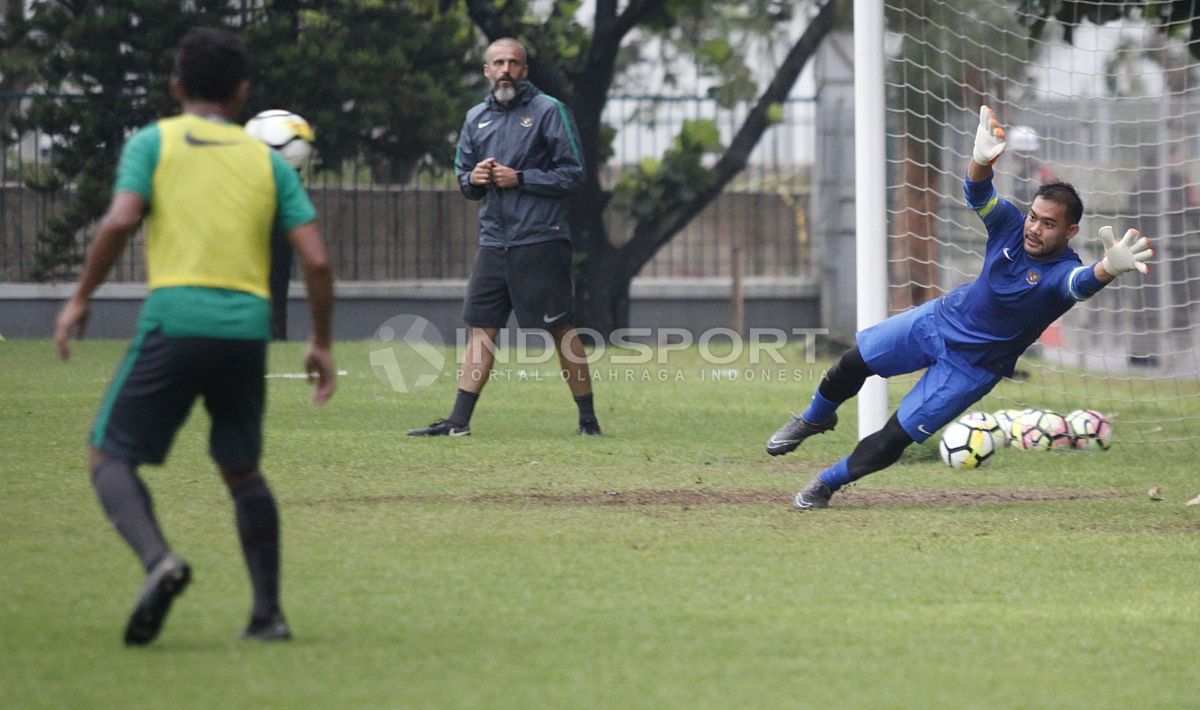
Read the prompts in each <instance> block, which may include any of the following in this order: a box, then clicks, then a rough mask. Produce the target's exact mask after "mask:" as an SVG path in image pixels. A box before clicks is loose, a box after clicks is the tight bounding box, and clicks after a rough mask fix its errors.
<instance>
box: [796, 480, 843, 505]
mask: <svg viewBox="0 0 1200 710" xmlns="http://www.w3.org/2000/svg"><path fill="white" fill-rule="evenodd" d="M832 497H833V491H831V490H830V489H829V486H827V485H825V484H824V483H821V479H820V478H814V479H812V480H811V481H809V482H808V485H807V486H805V487H803V488H801V489H800V492H798V493H797V494H796V498H795V499H794V500H793V501H792V505H793V506H794V507H795V508H796V510H812V509H813V508H828V507H829V499H830V498H832Z"/></svg>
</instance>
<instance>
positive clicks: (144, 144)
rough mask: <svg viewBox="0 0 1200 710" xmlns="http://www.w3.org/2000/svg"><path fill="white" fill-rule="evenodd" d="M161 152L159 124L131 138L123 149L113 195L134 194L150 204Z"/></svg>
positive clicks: (153, 124) (152, 125) (144, 129)
mask: <svg viewBox="0 0 1200 710" xmlns="http://www.w3.org/2000/svg"><path fill="white" fill-rule="evenodd" d="M161 150H162V134H161V133H160V132H159V130H158V124H157V123H152V124H150V125H149V126H146V127H144V128H142V129H141V130H139V131H138V132H137V133H134V134H133V135H132V136H130V138H129V140H128V141H126V142H125V147H124V148H122V149H121V160H120V162H118V163H117V180H116V182H115V183H113V194H116V193H118V192H134V193H137V194H139V195H141V196H142V198H144V199H145V200H146V202H147V204H148V203H149V202H150V192H151V185H152V183H153V180H154V169H155V168H156V167H158V154H159V152H160V151H161Z"/></svg>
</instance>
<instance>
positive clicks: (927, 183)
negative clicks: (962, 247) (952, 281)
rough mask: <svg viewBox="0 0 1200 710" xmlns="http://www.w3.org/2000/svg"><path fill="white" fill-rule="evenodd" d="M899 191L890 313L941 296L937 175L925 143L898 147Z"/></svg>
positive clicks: (909, 141)
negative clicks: (899, 153) (899, 152)
mask: <svg viewBox="0 0 1200 710" xmlns="http://www.w3.org/2000/svg"><path fill="white" fill-rule="evenodd" d="M900 145H901V147H900V151H901V155H900V187H899V189H898V190H897V191H896V220H895V223H894V230H895V231H894V233H893V236H894V239H893V240H892V253H891V255H890V257H889V260H890V261H891V264H892V267H891V299H890V300H891V309H892V312H893V313H895V312H899V311H903V310H907V309H908V308H911V307H913V306H919V305H921V304H922V303H925V302H926V301H929V300H932V299H934V298H937V297H938V296H939V295H941V277H940V265H939V264H938V242H937V219H936V216H937V212H938V207H939V205H940V202H941V201H940V199H939V198H938V183H939V175H938V173H937V170H936V169H935V168H934V167H933V166H932V164H931V163H930V162H929V156H928V152H929V151H928V150H926V148H925V145H926V144H925V143H922V142H920V141H917V140H913V139H911V138H908V139H905V140H902V141H901V143H900Z"/></svg>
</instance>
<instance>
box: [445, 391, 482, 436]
mask: <svg viewBox="0 0 1200 710" xmlns="http://www.w3.org/2000/svg"><path fill="white" fill-rule="evenodd" d="M478 401H479V393H478V392H468V391H466V390H464V389H459V390H458V394H457V395H456V396H455V397H454V411H452V412H450V418H449V419H447V420H446V421H448V422H450V423H451V424H453V425H454V426H458V427H464V426H466V425H468V424H470V423H471V414H472V412H474V411H475V403H476V402H478Z"/></svg>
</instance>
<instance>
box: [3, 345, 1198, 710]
mask: <svg viewBox="0 0 1200 710" xmlns="http://www.w3.org/2000/svg"><path fill="white" fill-rule="evenodd" d="M123 347H124V345H123V344H122V343H116V342H83V343H80V344H79V345H78V346H77V347H76V349H75V356H74V359H73V360H72V362H71V363H69V364H67V365H63V364H61V363H59V362H57V360H56V359H55V358H54V355H53V349H52V346H51V345H50V344H49V343H48V342H44V341H41V342H31V341H25V342H22V341H8V342H4V343H0V362H2V363H3V365H4V375H3V377H4V381H3V384H2V385H0V403H2V404H3V406H2V407H0V431H2V432H3V441H4V457H3V460H2V462H0V472H2V473H0V486H2V487H3V488H2V490H0V506H2V509H0V510H2V514H0V569H2V570H3V573H2V574H0V630H2V633H0V657H2V659H3V663H0V706H2V707H6V708H8V707H11V708H38V707H46V708H63V707H86V708H107V707H166V706H171V707H205V708H209V707H253V708H272V707H277V708H297V707H314V708H325V707H354V708H358V707H387V708H398V707H404V708H415V707H429V708H458V707H486V708H535V707H554V708H576V707H578V708H601V707H602V708H667V707H670V708H709V707H711V708H728V707H761V708H767V707H814V708H825V707H828V708H832V707H837V708H879V707H894V708H929V707H947V708H1001V707H1004V708H1007V707H1022V708H1089V709H1090V708H1106V707H1111V708H1129V707H1154V708H1194V707H1197V706H1200V683H1198V682H1197V678H1198V673H1197V664H1196V659H1197V658H1200V634H1198V633H1197V629H1198V624H1200V593H1198V592H1197V590H1198V589H1200V535H1198V533H1200V506H1196V507H1187V506H1185V505H1184V501H1186V500H1187V499H1189V498H1192V497H1193V496H1195V495H1196V494H1198V493H1200V480H1198V479H1197V477H1196V474H1195V471H1196V467H1195V458H1196V453H1195V449H1194V448H1188V447H1172V448H1164V449H1156V448H1151V447H1146V446H1141V445H1139V446H1130V445H1122V442H1121V429H1120V425H1119V424H1118V426H1117V439H1118V443H1117V445H1116V446H1115V447H1114V448H1113V450H1111V451H1109V452H1107V453H1099V454H1089V453H1082V452H1081V453H1038V452H1017V451H1011V450H1006V451H1002V452H1000V454H999V455H998V456H997V458H996V459H995V460H994V461H993V463H992V464H991V465H990V466H989V467H988V468H985V469H983V470H981V471H973V472H962V471H953V470H950V469H947V468H945V467H943V466H942V465H941V463H940V462H939V461H938V460H937V454H936V448H935V446H934V444H933V443H929V444H926V445H925V446H922V447H913V448H912V449H910V451H909V452H907V453H906V455H905V457H904V459H902V461H901V462H900V464H898V465H897V466H895V467H893V468H891V469H889V470H887V471H885V472H882V473H879V474H876V475H874V476H871V477H869V478H867V479H866V480H864V481H863V482H861V483H860V484H859V485H858V486H856V487H855V488H854V489H852V490H851V491H850V492H849V493H848V494H846V495H839V496H838V497H836V498H835V504H836V505H837V507H836V508H833V509H830V510H828V511H822V512H813V513H797V512H793V511H792V510H791V509H790V502H791V495H792V493H794V491H795V490H796V489H797V488H799V487H800V486H801V485H803V484H804V483H805V482H806V481H807V480H808V479H809V478H810V477H811V476H812V475H814V474H815V473H817V472H819V471H820V470H822V469H823V468H824V467H826V466H827V465H829V464H830V463H832V462H833V461H835V460H836V459H837V458H839V457H840V456H842V455H844V454H845V453H846V452H847V451H848V450H849V448H850V447H851V446H852V444H853V441H854V432H855V422H854V416H853V409H854V408H853V406H848V407H845V408H843V413H844V417H843V423H842V424H841V425H840V427H839V429H838V431H836V432H834V433H831V434H826V435H823V436H820V437H815V438H814V439H812V440H810V441H809V442H807V443H806V444H805V445H804V447H802V448H801V449H800V450H798V451H797V452H795V453H793V454H791V455H789V456H785V457H781V458H779V459H771V458H769V457H767V456H766V454H765V453H764V451H763V445H764V442H765V440H766V438H767V437H768V436H769V435H770V433H771V432H772V431H774V430H775V428H776V427H777V426H779V424H781V423H782V422H783V421H784V419H785V418H786V416H787V414H788V412H790V411H799V410H800V409H802V408H803V406H804V405H805V403H806V402H807V400H808V398H809V396H810V395H811V392H812V389H813V387H814V386H815V383H816V381H817V378H818V377H819V376H820V373H821V371H822V367H823V365H822V363H812V364H810V363H806V362H804V359H803V352H802V350H801V349H799V348H796V349H794V350H788V351H787V354H788V356H789V357H790V358H792V362H789V364H788V365H787V370H788V373H787V376H786V377H782V378H781V377H764V376H762V375H761V374H756V375H755V377H754V379H753V380H748V379H747V378H746V377H745V376H744V374H745V370H743V371H742V373H741V374H742V375H743V376H739V377H738V378H737V379H731V378H730V373H729V370H737V369H739V368H740V367H741V364H740V363H733V364H730V365H722V366H718V367H713V366H708V365H704V364H703V363H701V362H700V360H699V358H698V357H697V355H696V353H695V352H694V351H689V352H679V353H674V354H673V355H672V357H671V359H670V360H669V361H668V362H666V363H663V364H659V363H654V364H651V365H634V366H628V365H624V364H620V365H618V364H614V363H613V356H614V355H615V354H617V353H616V351H610V353H609V354H607V355H606V359H605V360H604V361H602V362H601V363H599V364H598V365H596V366H594V370H595V371H596V372H597V373H598V375H599V376H600V378H601V381H599V382H597V383H596V401H597V407H598V413H599V415H600V420H601V423H602V425H603V426H604V429H605V436H604V437H601V438H598V439H583V438H580V437H577V436H575V435H574V423H575V414H574V406H573V404H572V403H571V401H570V398H569V396H568V394H567V390H566V387H565V386H564V385H563V384H562V383H561V382H559V381H557V380H556V379H555V377H554V376H553V374H552V368H550V367H548V366H545V365H542V366H540V367H541V369H540V370H536V369H535V368H524V372H525V374H524V375H521V374H520V373H521V371H522V368H521V367H518V366H506V367H505V368H504V369H502V371H501V373H500V375H501V376H500V377H498V378H497V379H496V380H494V381H493V382H492V383H491V384H490V385H489V386H488V388H487V390H486V391H485V392H484V395H483V397H482V398H481V400H480V404H479V407H478V409H477V410H476V416H475V419H474V420H473V421H472V429H473V431H474V436H471V437H468V438H463V439H455V440H448V439H436V440H419V439H413V438H409V437H406V436H404V432H405V430H407V429H408V428H410V427H414V426H419V425H423V424H426V423H428V422H429V421H431V420H432V419H434V418H437V417H440V416H444V415H445V413H446V412H447V411H448V407H449V405H450V402H451V399H452V397H453V392H454V383H453V381H452V377H451V376H446V375H443V376H442V377H441V378H440V379H439V380H438V381H437V382H436V383H435V384H434V385H433V386H432V387H430V388H429V389H427V390H424V391H422V392H419V393H415V394H397V393H396V392H394V391H392V389H391V388H390V387H388V386H387V385H386V384H384V383H383V382H381V381H380V380H378V379H376V377H375V376H374V374H373V373H372V371H371V366H370V364H369V359H368V357H369V349H370V348H369V346H368V344H365V343H346V344H340V345H339V346H338V348H337V352H336V355H337V357H338V364H339V367H341V368H344V369H346V370H347V371H348V375H347V376H345V377H342V378H340V381H339V390H338V392H337V394H336V396H335V397H334V400H333V401H332V402H331V403H330V404H329V405H328V406H326V407H323V408H315V407H312V406H311V405H309V404H308V388H307V386H306V385H305V384H304V383H303V381H301V380H293V379H282V378H281V379H272V380H271V381H270V384H269V398H270V399H269V408H268V419H267V452H266V455H265V459H264V462H263V468H264V471H265V472H266V473H267V476H268V479H269V481H270V482H271V484H272V486H273V488H274V490H275V492H276V495H277V496H278V498H279V500H280V505H281V514H282V520H283V544H284V580H283V582H284V607H285V610H286V612H287V614H288V618H289V621H290V622H291V625H292V627H293V630H294V632H295V633H296V640H295V641H293V642H292V643H288V644H280V645H256V644H252V643H247V642H240V641H237V640H236V639H235V638H234V637H235V634H236V632H237V630H238V629H239V628H240V627H241V626H242V624H244V623H245V620H246V619H245V616H246V614H247V611H248V608H249V600H250V592H249V585H248V582H247V580H246V576H245V571H244V569H243V567H242V562H241V558H240V553H239V550H238V546H237V539H236V533H235V531H234V525H233V520H232V510H231V506H230V504H229V501H228V500H227V496H226V494H225V491H224V487H223V486H222V485H221V483H220V482H219V479H218V476H217V475H216V474H215V473H214V471H213V469H212V466H211V464H210V463H209V462H208V460H207V458H206V454H205V447H206V443H205V437H206V427H205V418H204V417H203V416H202V414H203V413H202V410H197V411H195V412H193V414H194V416H193V418H192V420H191V421H189V423H188V425H187V426H186V427H185V429H184V430H183V431H182V432H181V433H180V435H179V437H178V439H177V441H176V445H175V449H174V453H173V455H172V457H171V458H170V459H169V461H168V463H167V465H166V466H164V467H161V468H146V469H143V475H144V477H145V479H146V481H147V483H148V485H149V486H150V488H151V491H152V492H153V494H154V496H155V504H156V507H157V510H158V513H159V516H160V518H161V521H162V523H163V526H164V529H165V532H166V534H167V537H168V540H169V541H170V542H171V544H172V545H173V546H174V547H175V549H176V550H177V551H178V552H179V553H180V554H182V555H183V556H185V557H186V558H188V560H189V561H190V562H191V563H192V565H193V568H194V571H195V580H194V583H193V584H192V586H191V587H190V588H189V589H188V591H187V593H186V594H184V595H183V596H182V597H181V598H180V599H179V600H178V601H177V603H176V606H175V608H174V609H173V611H172V614H171V616H170V618H169V619H168V621H167V624H166V627H165V629H164V631H163V633H162V635H161V636H160V637H159V639H158V641H156V642H155V643H154V644H153V645H151V646H150V647H147V648H144V649H126V648H124V647H123V646H122V645H121V641H120V638H121V631H122V629H123V626H124V623H125V618H126V614H127V612H128V609H129V605H130V604H131V603H132V600H133V597H134V595H135V593H136V590H137V588H138V585H139V583H140V581H141V574H140V570H139V568H138V565H137V563H136V561H135V559H134V558H133V556H132V555H131V554H130V553H129V551H128V550H127V549H126V548H125V547H124V545H123V543H121V542H120V540H119V538H118V537H117V536H116V534H115V533H114V532H113V531H112V530H111V528H110V526H109V525H108V523H107V521H106V520H105V519H104V517H103V514H102V513H101V511H100V508H99V506H98V504H97V503H96V500H95V496H94V494H93V492H92V490H91V487H90V484H89V483H88V478H87V474H86V471H85V466H84V448H83V442H84V439H85V436H86V433H87V429H88V427H89V425H90V422H91V418H92V416H93V415H94V412H95V410H96V407H97V405H98V403H99V399H100V396H101V392H102V389H103V387H104V386H105V383H106V382H107V380H108V378H109V376H110V375H111V373H112V371H113V369H114V367H115V365H116V362H117V359H118V358H119V356H120V353H121V352H122V350H123ZM299 358H300V347H299V346H297V345H283V346H275V347H273V349H272V353H271V369H272V371H273V372H276V373H282V372H289V371H295V370H297V369H299V366H298V363H299ZM630 372H631V373H632V374H628V373H630ZM537 373H540V374H537ZM776 374H778V373H776ZM1003 386H1004V385H1002V387H1003ZM1081 404H1082V401H1081ZM1195 406H1197V407H1200V404H1197V405H1195ZM1152 485H1157V486H1159V487H1161V491H1162V492H1161V496H1160V497H1161V498H1162V500H1157V501H1156V500H1152V499H1151V498H1150V497H1149V496H1148V495H1147V489H1148V488H1149V487H1150V486H1152Z"/></svg>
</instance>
